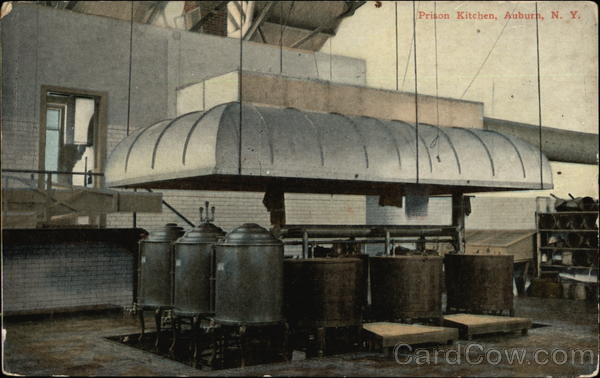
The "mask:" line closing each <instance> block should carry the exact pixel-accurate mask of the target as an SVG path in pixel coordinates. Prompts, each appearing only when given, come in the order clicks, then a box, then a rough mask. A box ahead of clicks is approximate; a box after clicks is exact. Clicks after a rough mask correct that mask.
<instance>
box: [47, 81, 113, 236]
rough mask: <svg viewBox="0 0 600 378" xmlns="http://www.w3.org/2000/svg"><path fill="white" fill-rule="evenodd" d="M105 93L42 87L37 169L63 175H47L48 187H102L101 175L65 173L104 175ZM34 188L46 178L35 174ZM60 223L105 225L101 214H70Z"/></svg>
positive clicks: (103, 216) (104, 218) (104, 217)
mask: <svg viewBox="0 0 600 378" xmlns="http://www.w3.org/2000/svg"><path fill="white" fill-rule="evenodd" d="M107 98H108V95H107V93H106V92H96V91H89V90H80V89H70V88H62V87H51V86H45V85H44V86H42V91H41V101H40V134H39V135H40V147H39V155H38V157H39V169H40V170H43V171H54V172H67V173H60V174H58V173H54V174H51V175H50V176H51V181H52V186H54V187H61V186H62V187H70V186H87V187H95V188H99V187H102V186H103V185H104V180H103V177H101V176H91V175H90V176H87V177H86V176H84V175H76V174H69V173H68V172H74V173H75V172H80V173H83V172H87V173H102V172H104V160H105V159H106V113H107V106H106V105H107ZM38 180H39V181H38V185H39V187H40V188H41V189H43V188H44V187H45V186H46V185H47V180H48V175H46V174H40V175H38ZM58 222H61V223H62V224H73V225H75V224H76V225H82V224H83V225H94V226H96V225H98V226H103V225H105V224H106V216H105V215H90V216H87V215H86V216H80V215H78V214H73V215H72V216H70V217H65V218H62V219H61V220H59V221H58Z"/></svg>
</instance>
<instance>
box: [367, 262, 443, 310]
mask: <svg viewBox="0 0 600 378" xmlns="http://www.w3.org/2000/svg"><path fill="white" fill-rule="evenodd" d="M370 265H371V272H370V273H371V274H370V277H371V278H370V279H371V309H372V314H373V317H374V318H375V319H377V320H383V321H394V320H405V319H421V318H423V319H425V318H427V319H439V318H441V316H442V265H443V258H442V257H441V256H376V257H371V258H370Z"/></svg>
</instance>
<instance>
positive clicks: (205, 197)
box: [107, 190, 366, 231]
mask: <svg viewBox="0 0 600 378" xmlns="http://www.w3.org/2000/svg"><path fill="white" fill-rule="evenodd" d="M161 192H162V193H163V198H164V199H165V200H166V201H167V202H168V203H169V204H170V205H171V206H173V207H175V208H176V209H177V210H178V211H179V212H181V213H182V214H183V215H184V216H185V217H186V218H188V219H189V220H190V221H192V223H197V222H198V218H199V212H198V208H199V207H203V206H204V201H210V205H211V206H215V208H216V221H215V223H216V224H217V225H218V226H219V227H221V228H223V229H224V230H226V231H230V230H232V229H233V228H235V227H237V226H239V225H241V224H242V223H246V222H252V223H258V224H259V225H261V226H263V227H267V228H269V227H270V221H269V213H268V212H267V210H266V209H265V207H264V205H263V203H262V199H263V193H247V192H211V191H185V190H164V191H161ZM285 205H286V217H287V223H289V224H293V223H296V224H298V223H309V224H336V223H338V224H339V223H345V224H364V221H365V211H366V209H365V200H364V196H342V195H334V196H331V195H315V194H291V193H286V204H285ZM107 222H108V225H107V226H108V227H131V226H132V216H131V214H116V215H112V214H111V215H109V216H108V220H107ZM168 222H175V223H177V224H179V225H181V226H184V227H186V228H187V227H188V225H187V224H185V222H183V221H182V220H181V219H180V218H178V217H177V215H175V214H174V213H173V212H172V211H170V210H169V209H168V208H166V207H165V206H163V212H162V213H159V214H149V213H148V214H138V216H137V226H138V227H143V228H146V229H149V230H151V229H152V228H157V227H160V226H163V225H164V224H165V223H168Z"/></svg>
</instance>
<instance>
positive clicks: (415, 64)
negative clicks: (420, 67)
mask: <svg viewBox="0 0 600 378" xmlns="http://www.w3.org/2000/svg"><path fill="white" fill-rule="evenodd" d="M412 8H413V49H414V53H413V61H414V66H415V134H416V138H415V145H416V155H417V156H416V159H415V160H416V162H417V169H416V173H417V174H416V176H417V184H418V183H419V88H418V85H417V83H418V76H417V14H416V9H415V0H413V2H412Z"/></svg>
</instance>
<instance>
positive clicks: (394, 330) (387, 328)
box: [363, 322, 458, 352]
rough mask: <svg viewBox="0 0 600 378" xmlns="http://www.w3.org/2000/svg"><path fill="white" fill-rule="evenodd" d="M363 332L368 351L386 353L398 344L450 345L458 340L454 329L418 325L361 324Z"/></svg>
mask: <svg viewBox="0 0 600 378" xmlns="http://www.w3.org/2000/svg"><path fill="white" fill-rule="evenodd" d="M363 330H364V331H365V332H364V334H365V337H366V339H367V340H368V343H369V349H371V350H374V349H383V350H384V351H386V352H387V351H389V349H390V348H393V347H394V346H395V345H398V344H408V345H411V344H424V343H442V344H451V343H452V342H453V341H454V340H456V339H458V330H457V329H456V328H447V327H432V326H424V325H418V324H401V323H387V322H380V323H365V324H363Z"/></svg>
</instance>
